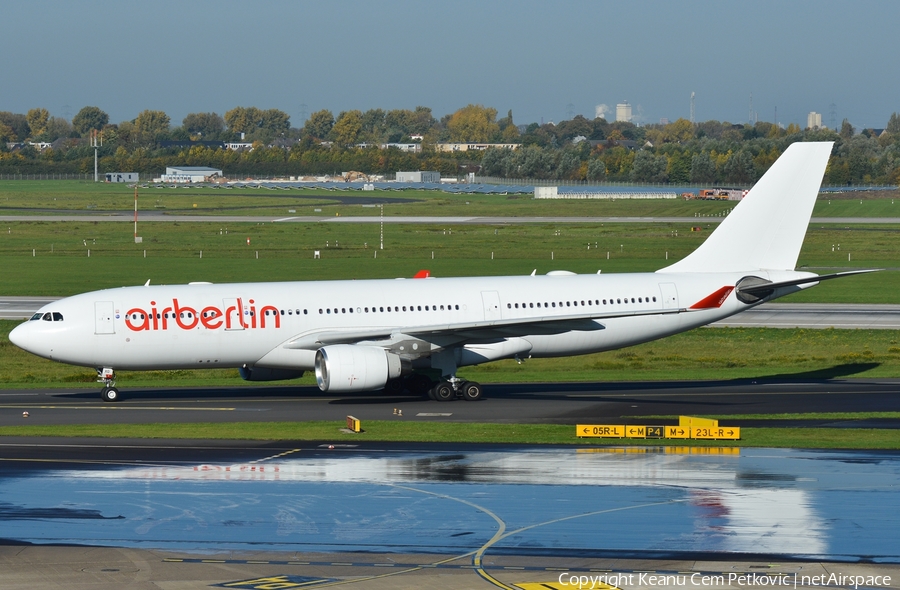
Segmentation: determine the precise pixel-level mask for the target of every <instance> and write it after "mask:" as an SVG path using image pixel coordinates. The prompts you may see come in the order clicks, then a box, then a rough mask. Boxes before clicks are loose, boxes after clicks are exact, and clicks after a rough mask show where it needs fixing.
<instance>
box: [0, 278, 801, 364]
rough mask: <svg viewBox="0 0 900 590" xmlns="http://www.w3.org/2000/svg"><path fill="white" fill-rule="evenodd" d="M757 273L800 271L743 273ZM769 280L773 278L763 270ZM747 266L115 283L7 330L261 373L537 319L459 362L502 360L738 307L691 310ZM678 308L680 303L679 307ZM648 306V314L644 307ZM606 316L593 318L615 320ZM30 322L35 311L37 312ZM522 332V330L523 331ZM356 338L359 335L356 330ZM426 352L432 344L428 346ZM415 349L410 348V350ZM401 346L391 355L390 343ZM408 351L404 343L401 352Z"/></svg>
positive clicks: (68, 355)
mask: <svg viewBox="0 0 900 590" xmlns="http://www.w3.org/2000/svg"><path fill="white" fill-rule="evenodd" d="M755 274H757V275H759V276H762V277H763V278H766V279H769V280H774V281H778V280H785V279H788V278H791V277H797V276H808V273H796V272H784V271H782V272H777V273H759V272H757V273H755ZM773 275H774V276H773ZM743 276H745V273H691V274H668V273H635V274H608V275H605V274H596V275H569V274H565V275H552V276H514V277H509V276H507V277H473V278H440V279H438V278H431V279H402V280H401V279H394V280H360V281H309V282H284V283H239V284H190V285H173V286H144V287H123V288H118V289H106V290H102V291H94V292H90V293H84V294H81V295H76V296H74V297H69V298H66V299H62V300H60V301H57V302H54V303H52V304H50V305H47V306H45V307H44V308H43V309H42V310H41V312H39V313H40V314H42V315H43V317H47V316H46V315H45V314H46V313H51V314H53V313H54V312H55V314H58V315H57V316H56V317H59V318H61V319H59V320H57V321H53V318H54V316H53V315H51V317H50V321H47V320H41V319H33V320H32V321H29V322H26V323H24V324H22V325H20V326H18V327H17V328H16V329H15V330H14V331H13V333H12V334H11V336H10V338H11V340H13V341H14V343H15V344H17V345H18V346H20V347H22V348H24V349H26V350H28V351H30V352H32V353H35V354H37V355H40V356H43V357H46V358H50V359H53V360H56V361H59V362H63V363H68V364H74V365H83V366H90V367H97V368H100V367H111V368H115V369H117V370H146V369H177V368H214V367H241V366H250V367H265V368H274V369H297V370H310V369H312V368H313V365H314V362H315V353H316V349H317V348H318V347H317V346H315V345H313V346H295V347H292V346H290V345H291V343H294V342H298V341H301V342H302V341H303V340H304V338H306V339H307V340H309V339H310V337H311V336H310V335H312V340H313V341H314V340H315V339H314V335H315V334H317V333H322V332H327V333H331V334H333V333H336V332H337V333H340V332H348V333H354V332H362V333H365V332H366V331H370V330H373V329H376V330H377V329H386V331H387V332H391V331H397V332H404V331H407V330H410V329H412V328H415V327H416V326H443V327H446V328H447V329H449V330H452V329H453V328H454V326H457V325H460V326H465V325H469V324H473V323H481V324H482V327H483V326H484V323H488V324H490V323H492V322H495V321H496V322H503V321H508V320H527V319H530V318H535V319H536V320H537V319H540V320H542V321H543V322H544V323H535V324H534V325H535V326H536V327H535V329H534V330H533V333H523V329H522V328H520V329H519V330H518V331H517V332H516V333H515V334H514V335H511V336H510V337H509V338H508V339H503V338H497V337H496V336H495V337H490V338H485V337H484V336H483V335H482V336H480V337H479V336H478V335H477V334H476V335H474V336H473V337H472V338H470V339H469V340H468V341H467V342H464V343H462V344H460V343H459V342H458V341H455V342H456V344H454V345H455V346H458V347H466V346H475V347H476V348H477V347H478V346H479V345H480V346H481V350H482V352H483V351H484V350H487V349H490V351H489V352H488V353H483V354H482V356H478V355H474V356H468V357H466V356H462V357H460V361H459V365H460V366H463V365H466V364H477V363H478V362H484V361H485V360H496V359H498V358H511V357H513V356H519V355H521V356H522V357H527V356H533V357H555V356H567V355H577V354H585V353H591V352H599V351H604V350H611V349H616V348H621V347H624V346H630V345H633V344H638V343H641V342H646V341H649V340H653V339H656V338H661V337H663V336H668V335H671V334H675V333H678V332H682V331H685V330H689V329H692V328H695V327H697V326H702V325H705V324H708V323H711V322H714V321H717V320H719V319H722V318H725V317H727V316H730V315H732V314H735V313H738V312H740V311H742V310H744V309H747V308H748V307H750V306H749V305H747V304H745V303H741V302H740V301H738V300H737V298H736V297H735V295H734V293H733V292H730V293H729V294H728V295H727V297H725V299H724V301H722V302H721V303H720V304H719V305H716V306H712V307H706V308H704V309H690V308H691V306H692V305H695V304H696V303H697V302H698V301H701V300H703V299H704V298H706V297H708V296H709V295H710V294H712V293H714V292H716V291H717V290H719V289H721V288H722V287H728V286H734V285H735V283H736V282H737V281H738V280H740V279H741V278H742V277H743ZM677 310H681V313H678V312H677ZM655 311H659V312H660V313H658V314H657V313H654V312H655ZM630 313H636V314H646V315H635V316H628V315H619V316H618V317H597V316H604V315H615V314H630ZM572 316H584V317H585V318H587V319H586V321H588V322H592V324H591V328H590V329H581V328H579V329H571V330H564V331H560V330H555V331H554V330H548V329H546V328H545V327H544V326H545V324H547V320H552V319H553V318H554V317H567V318H571V317H572ZM35 318H38V314H36V315H35ZM524 330H525V332H527V331H528V330H527V328H525V329H524ZM362 340H365V338H363V339H362ZM431 345H432V348H431V349H430V351H429V350H421V351H419V356H427V353H428V352H433V351H436V350H438V349H439V348H440V344H439V343H438V344H435V343H434V342H432V343H431ZM416 347H417V345H416ZM400 350H403V348H402V346H401V348H400ZM405 352H406V353H409V354H410V355H411V356H413V357H415V356H416V354H415V353H414V352H413V350H411V349H408V350H406V351H405Z"/></svg>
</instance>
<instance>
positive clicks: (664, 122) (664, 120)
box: [659, 117, 669, 125]
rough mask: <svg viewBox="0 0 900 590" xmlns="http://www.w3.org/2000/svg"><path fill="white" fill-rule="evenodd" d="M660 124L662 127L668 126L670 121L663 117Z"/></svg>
mask: <svg viewBox="0 0 900 590" xmlns="http://www.w3.org/2000/svg"><path fill="white" fill-rule="evenodd" d="M659 124H660V125H668V124H669V120H668V119H667V118H666V117H663V118H662V119H660V120H659Z"/></svg>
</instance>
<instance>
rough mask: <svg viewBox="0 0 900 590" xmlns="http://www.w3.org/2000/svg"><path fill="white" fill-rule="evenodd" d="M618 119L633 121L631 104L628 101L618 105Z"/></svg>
mask: <svg viewBox="0 0 900 590" xmlns="http://www.w3.org/2000/svg"><path fill="white" fill-rule="evenodd" d="M616 121H624V122H626V123H631V105H630V104H628V102H627V101H626V102H620V103H619V104H617V105H616Z"/></svg>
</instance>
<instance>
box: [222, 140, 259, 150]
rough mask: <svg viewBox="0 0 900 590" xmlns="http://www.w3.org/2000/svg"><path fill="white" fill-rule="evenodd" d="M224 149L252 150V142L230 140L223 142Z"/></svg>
mask: <svg viewBox="0 0 900 590" xmlns="http://www.w3.org/2000/svg"><path fill="white" fill-rule="evenodd" d="M225 149H226V150H233V151H235V152H242V151H244V150H247V151H248V152H252V151H253V144H252V143H247V142H246V141H230V142H226V143H225Z"/></svg>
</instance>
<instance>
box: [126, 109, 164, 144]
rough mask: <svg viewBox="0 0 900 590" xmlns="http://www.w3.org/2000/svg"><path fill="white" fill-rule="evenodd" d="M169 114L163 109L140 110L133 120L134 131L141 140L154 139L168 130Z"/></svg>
mask: <svg viewBox="0 0 900 590" xmlns="http://www.w3.org/2000/svg"><path fill="white" fill-rule="evenodd" d="M169 123H170V120H169V115H167V114H166V113H165V112H163V111H151V110H144V111H141V112H140V113H139V114H138V116H137V118H136V119H135V120H134V127H135V131H136V132H137V134H138V137H139V139H140V140H141V141H155V140H156V139H157V137H159V136H160V135H162V134H164V133H167V132H168V131H169Z"/></svg>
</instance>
